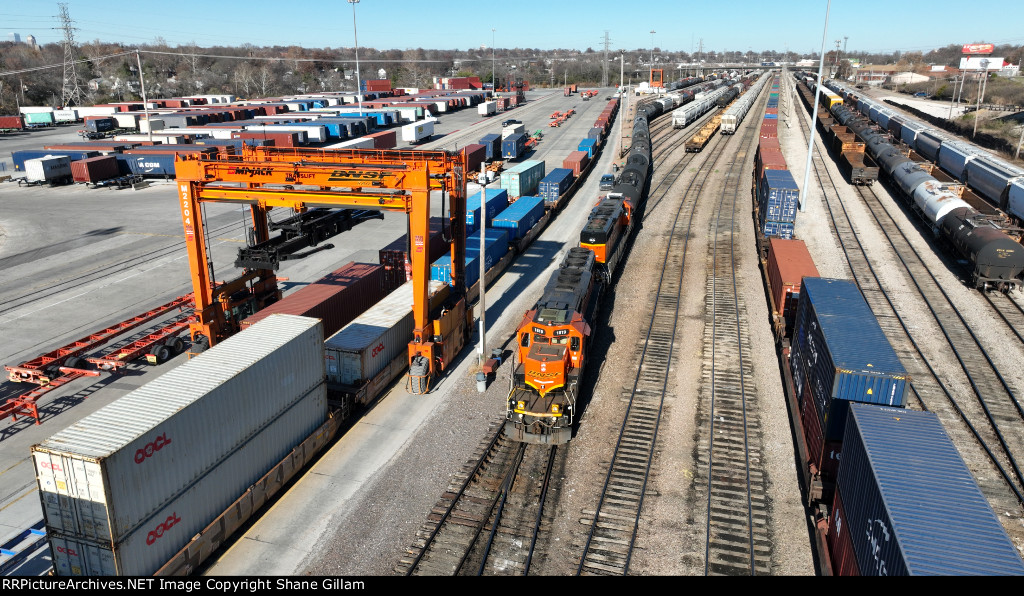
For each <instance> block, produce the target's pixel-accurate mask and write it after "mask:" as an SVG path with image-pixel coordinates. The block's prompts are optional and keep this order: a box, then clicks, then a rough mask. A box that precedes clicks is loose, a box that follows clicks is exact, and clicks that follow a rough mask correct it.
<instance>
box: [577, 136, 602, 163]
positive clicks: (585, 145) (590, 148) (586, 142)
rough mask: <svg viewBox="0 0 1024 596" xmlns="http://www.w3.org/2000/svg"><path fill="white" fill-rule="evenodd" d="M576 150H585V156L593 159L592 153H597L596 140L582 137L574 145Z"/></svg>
mask: <svg viewBox="0 0 1024 596" xmlns="http://www.w3.org/2000/svg"><path fill="white" fill-rule="evenodd" d="M576 150H577V151H586V152H587V156H588V157H590V159H594V154H595V153H597V140H595V139H583V140H582V141H580V144H579V145H578V146H577V147H576Z"/></svg>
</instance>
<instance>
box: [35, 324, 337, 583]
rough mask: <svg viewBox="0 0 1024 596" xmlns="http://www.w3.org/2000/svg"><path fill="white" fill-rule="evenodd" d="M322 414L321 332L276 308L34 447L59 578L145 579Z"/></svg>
mask: <svg viewBox="0 0 1024 596" xmlns="http://www.w3.org/2000/svg"><path fill="white" fill-rule="evenodd" d="M326 416H327V403H326V388H325V385H324V365H323V332H322V326H321V324H320V322H319V321H317V320H316V319H311V318H307V317H294V316H289V315H276V316H274V317H271V318H268V319H267V320H265V321H263V322H261V323H260V324H259V325H254V326H252V327H250V328H249V329H246V330H244V331H242V332H240V333H238V334H236V335H234V336H233V337H230V338H228V339H226V340H224V341H223V342H221V343H219V344H217V345H216V346H214V347H213V348H211V349H210V350H209V351H207V352H204V353H203V354H200V355H199V356H196V357H195V358H193V359H191V360H189V361H187V362H185V363H184V364H182V365H181V366H178V367H177V368H174V369H171V370H170V371H168V372H167V373H165V374H163V375H161V376H160V377H158V378H156V379H155V380H153V381H151V382H149V383H147V384H145V385H143V386H142V387H140V388H138V389H136V390H134V391H132V392H130V393H128V394H127V395H125V396H124V397H122V398H120V399H118V400H117V401H115V402H113V403H112V404H110V405H108V406H105V407H104V408H102V409H100V410H99V411H97V412H96V413H94V414H92V415H90V416H87V417H86V418H83V419H82V420H80V421H79V422H77V423H75V424H73V425H71V426H70V427H68V428H67V429H65V430H63V431H61V432H59V433H57V434H56V435H54V436H53V437H51V438H50V439H47V440H46V441H44V442H43V443H41V444H39V445H36V446H34V447H33V448H32V458H33V461H34V463H35V468H36V476H37V479H38V482H39V495H40V498H41V499H42V505H43V513H44V517H45V520H46V524H47V535H48V537H49V539H50V542H51V553H53V559H54V568H55V570H56V572H57V574H58V575H136V576H140V575H152V574H153V573H154V572H155V571H156V570H157V569H159V568H160V566H161V565H163V564H164V563H165V562H167V561H168V560H169V559H170V558H171V556H173V555H174V554H175V553H176V552H178V550H180V549H181V548H182V547H183V546H184V545H185V544H186V543H187V542H188V541H189V540H191V539H192V537H193V536H195V535H196V533H197V532H199V531H200V530H202V529H203V528H205V527H206V526H207V525H208V524H209V523H210V522H212V521H213V519H214V518H215V517H216V516H217V515H219V514H220V513H221V512H223V511H224V510H225V509H227V508H228V506H230V505H231V503H232V502H234V500H235V499H236V498H238V497H239V496H240V495H241V494H242V493H243V492H244V491H245V490H246V489H247V488H248V487H250V486H252V484H253V483H254V482H255V481H256V480H258V479H259V478H260V477H261V476H263V475H264V474H265V473H266V472H267V471H268V470H269V469H270V468H271V467H273V466H274V465H275V464H277V463H278V462H279V461H280V460H281V459H282V458H283V457H284V456H285V455H287V453H288V452H289V451H290V450H291V449H292V448H294V447H295V446H296V445H297V444H299V443H300V442H301V441H302V440H304V439H305V438H306V437H307V436H309V434H310V433H312V432H313V431H314V430H315V429H316V428H317V427H319V426H320V425H321V424H323V422H324V420H325V419H326Z"/></svg>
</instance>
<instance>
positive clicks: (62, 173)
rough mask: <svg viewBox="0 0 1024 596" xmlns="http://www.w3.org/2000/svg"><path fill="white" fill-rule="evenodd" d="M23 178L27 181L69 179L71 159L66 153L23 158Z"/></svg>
mask: <svg viewBox="0 0 1024 596" xmlns="http://www.w3.org/2000/svg"><path fill="white" fill-rule="evenodd" d="M25 178H26V179H28V181H29V182H54V181H58V180H62V179H68V180H70V179H71V159H70V158H69V157H68V156H66V155H47V156H46V157H37V158H36V159H26V160H25Z"/></svg>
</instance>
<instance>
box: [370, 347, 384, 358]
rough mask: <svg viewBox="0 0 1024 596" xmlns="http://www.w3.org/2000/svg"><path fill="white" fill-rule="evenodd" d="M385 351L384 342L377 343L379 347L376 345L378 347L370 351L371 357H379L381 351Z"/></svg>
mask: <svg viewBox="0 0 1024 596" xmlns="http://www.w3.org/2000/svg"><path fill="white" fill-rule="evenodd" d="M383 351H384V344H383V343H380V344H377V347H376V348H374V349H373V350H372V351H371V352H370V357H371V358H376V357H377V354H380V353H381V352H383Z"/></svg>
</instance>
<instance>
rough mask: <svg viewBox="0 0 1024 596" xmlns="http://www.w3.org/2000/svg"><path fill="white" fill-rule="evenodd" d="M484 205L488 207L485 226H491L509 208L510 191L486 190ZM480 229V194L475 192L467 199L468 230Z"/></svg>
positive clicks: (499, 189) (500, 189)
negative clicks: (498, 215)
mask: <svg viewBox="0 0 1024 596" xmlns="http://www.w3.org/2000/svg"><path fill="white" fill-rule="evenodd" d="M484 196H485V197H486V198H485V199H484V205H486V206H487V213H486V214H485V215H484V218H483V220H484V226H489V225H491V220H492V219H494V216H495V215H497V214H499V213H501V212H502V211H504V210H505V207H508V191H507V190H505V189H503V188H486V189H484ZM470 228H472V229H473V230H479V229H480V193H479V192H474V193H473V194H471V195H469V196H468V197H466V230H467V231H468V230H469V229H470Z"/></svg>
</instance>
